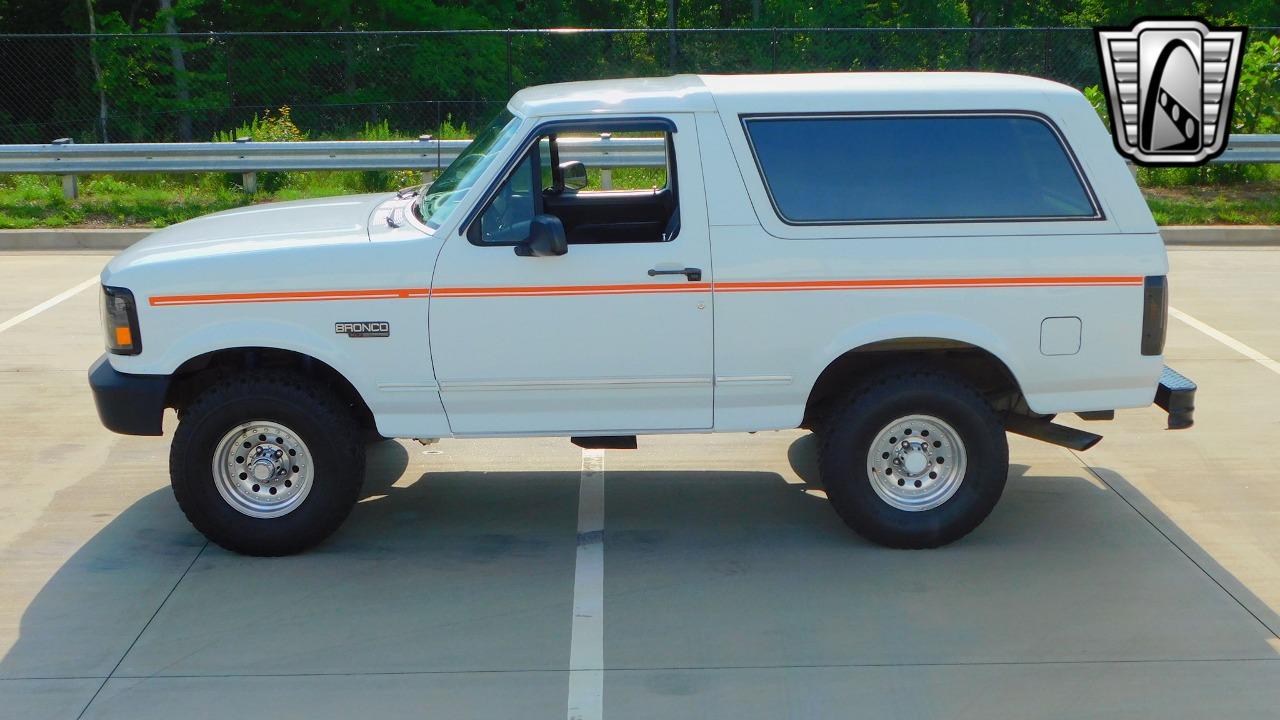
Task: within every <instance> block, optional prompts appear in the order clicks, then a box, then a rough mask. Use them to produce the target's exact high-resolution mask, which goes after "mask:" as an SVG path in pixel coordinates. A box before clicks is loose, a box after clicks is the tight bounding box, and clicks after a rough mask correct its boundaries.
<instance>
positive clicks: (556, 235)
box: [516, 215, 569, 257]
mask: <svg viewBox="0 0 1280 720" xmlns="http://www.w3.org/2000/svg"><path fill="white" fill-rule="evenodd" d="M567 252H569V241H568V240H567V239H566V238H565V234H564V224H563V223H561V222H560V218H558V217H556V216H555V215H535V216H533V219H532V220H530V221H529V239H528V240H525V241H524V242H522V243H520V244H519V245H516V254H517V255H519V256H520V257H556V256H558V255H564V254H565V253H567Z"/></svg>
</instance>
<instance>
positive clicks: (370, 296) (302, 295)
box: [147, 288, 431, 306]
mask: <svg viewBox="0 0 1280 720" xmlns="http://www.w3.org/2000/svg"><path fill="white" fill-rule="evenodd" d="M430 294H431V290H430V289H429V288H398V289H389V290H295V291H293V292H264V293H221V294H213V295H152V296H151V297H150V298H148V299H147V302H149V303H150V304H152V305H155V306H162V305H224V304H228V303H259V302H315V301H319V300H398V299H404V298H425V297H427V296H428V295H430Z"/></svg>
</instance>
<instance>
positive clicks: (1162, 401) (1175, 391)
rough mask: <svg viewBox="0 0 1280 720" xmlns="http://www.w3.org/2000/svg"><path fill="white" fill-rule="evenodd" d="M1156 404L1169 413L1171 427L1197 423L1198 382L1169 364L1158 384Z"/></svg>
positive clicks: (1173, 428)
mask: <svg viewBox="0 0 1280 720" xmlns="http://www.w3.org/2000/svg"><path fill="white" fill-rule="evenodd" d="M1156 405H1159V406H1160V407H1162V408H1164V409H1165V410H1166V411H1167V412H1168V413H1169V429H1170V430H1182V429H1184V428H1189V427H1191V426H1192V425H1193V424H1195V420H1194V419H1193V418H1192V414H1193V413H1194V412H1195V409H1196V384H1195V383H1193V382H1191V380H1189V379H1188V378H1186V377H1183V375H1182V374H1181V373H1179V372H1178V371H1177V370H1174V369H1173V368H1171V367H1169V366H1168V365H1165V366H1164V371H1163V372H1161V373H1160V384H1159V385H1157V386H1156Z"/></svg>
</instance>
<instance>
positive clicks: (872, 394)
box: [819, 370, 1009, 548]
mask: <svg viewBox="0 0 1280 720" xmlns="http://www.w3.org/2000/svg"><path fill="white" fill-rule="evenodd" d="M909 418H914V420H908V419H909ZM913 425H914V426H915V428H914V432H915V436H914V437H913V436H912V435H911V432H912V426H913ZM922 427H923V428H932V429H933V435H932V436H931V437H929V438H927V439H926V441H925V442H921V439H920V437H919V435H920V432H921V428H922ZM926 432H927V430H926ZM822 435H823V437H822V445H821V450H820V455H819V468H820V473H821V476H822V483H823V485H824V487H825V489H826V492H827V497H828V498H830V500H831V504H832V506H833V507H834V508H835V511H836V513H838V514H839V515H840V518H841V519H843V520H844V522H845V523H846V524H847V525H849V527H851V528H853V529H854V530H855V531H856V532H857V533H858V534H860V535H862V536H863V537H865V538H867V539H868V540H871V541H872V542H875V543H879V544H881V545H886V546H888V547H895V548H932V547H938V546H940V545H946V544H947V543H950V542H953V541H955V540H957V539H959V538H961V537H963V536H964V535H966V534H968V533H969V532H970V531H971V530H973V529H974V528H975V527H977V526H978V525H979V524H980V523H981V522H982V521H983V520H984V519H986V517H987V515H988V514H990V512H991V510H992V508H993V507H995V504H996V501H997V500H999V499H1000V495H1001V493H1002V492H1003V491H1004V485H1005V480H1006V479H1007V477H1008V472H1009V445H1008V439H1007V438H1006V437H1005V432H1004V426H1003V424H1002V423H1001V421H1000V418H999V416H998V415H997V414H996V412H995V411H994V410H992V408H991V405H990V404H989V403H988V402H987V401H986V399H985V398H983V397H982V395H981V394H979V393H978V392H977V391H976V390H975V389H974V388H973V387H971V386H969V385H968V384H967V383H965V382H964V381H962V380H960V379H958V378H956V377H953V376H951V375H948V374H945V373H941V372H933V371H927V370H920V371H911V372H900V373H891V374H886V375H883V376H881V377H879V378H877V379H874V380H872V381H870V382H868V383H867V384H866V385H863V386H862V387H861V388H859V389H857V390H855V391H854V392H852V393H850V395H849V396H848V397H847V398H846V400H845V401H844V403H842V404H840V405H838V406H837V407H835V408H834V409H833V411H832V412H831V414H830V415H829V416H828V421H827V422H826V423H825V424H824V427H823V431H822ZM882 435H883V436H882ZM889 441H892V442H889ZM908 442H910V443H914V445H910V447H908ZM873 444H874V445H875V447H873ZM880 445H883V446H884V447H880ZM935 445H936V446H937V447H934V446H935ZM953 445H954V447H952V446H953ZM900 449H902V452H899V450H900ZM913 454H914V455H913ZM903 461H905V464H903ZM893 463H900V464H898V465H895V464H893ZM925 463H927V465H925ZM935 463H936V467H935ZM947 463H953V464H952V465H947ZM921 467H923V468H924V469H923V470H922V469H920V468H921ZM957 467H958V468H962V472H959V473H957V474H956V475H954V476H946V475H945V473H944V472H943V471H944V469H945V470H948V471H949V470H952V469H953V468H957ZM895 469H896V470H898V473H897V474H896V475H895V474H893V471H894V470H895ZM935 471H936V472H935ZM911 472H915V473H917V474H914V475H913V474H911ZM931 475H938V476H940V477H943V480H934V479H931ZM957 477H958V480H956V478H957ZM931 483H933V486H932V491H931V485H930V484H931ZM944 483H945V486H944ZM916 488H919V489H918V490H917V489H916ZM895 503H896V505H895Z"/></svg>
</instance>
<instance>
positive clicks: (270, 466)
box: [169, 372, 364, 555]
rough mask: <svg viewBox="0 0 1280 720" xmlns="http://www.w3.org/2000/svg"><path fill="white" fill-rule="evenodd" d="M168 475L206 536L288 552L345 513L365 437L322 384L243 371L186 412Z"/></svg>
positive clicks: (360, 469)
mask: <svg viewBox="0 0 1280 720" xmlns="http://www.w3.org/2000/svg"><path fill="white" fill-rule="evenodd" d="M169 471H170V480H171V482H172V485H173V492H174V496H175V497H176V498H177V501H178V505H179V506H180V507H181V508H182V511H183V512H184V513H186V516H187V518H188V519H189V520H190V521H191V523H192V525H194V526H195V527H196V529H197V530H199V531H200V532H202V533H204V535H205V536H206V537H208V538H209V539H210V540H212V541H213V542H215V543H217V544H219V545H221V546H222V547H225V548H227V549H228V550H232V551H234V552H238V553H243V554H246V555H289V554H292V553H296V552H299V551H301V550H304V549H306V548H308V547H311V546H312V545H314V544H316V543H318V542H320V541H321V540H323V539H325V538H326V537H328V536H329V535H330V534H332V533H333V531H334V530H336V529H337V528H338V526H339V525H341V524H342V521H343V520H344V519H346V516H347V515H348V514H349V513H350V511H351V508H352V506H353V505H354V504H355V502H356V499H357V498H358V497H359V493H360V485H361V483H362V481H363V478H364V443H363V438H362V436H361V433H360V428H359V425H358V424H357V423H356V422H355V420H354V418H353V417H352V415H351V413H350V411H349V410H348V409H347V408H346V407H345V406H344V405H343V404H342V403H341V402H340V401H339V400H338V399H337V398H336V397H335V396H334V395H332V394H331V393H329V392H328V391H327V390H326V389H325V388H323V387H322V386H319V385H317V384H315V383H313V382H311V381H309V380H307V379H305V378H298V377H294V376H291V375H288V374H285V373H278V372H260V373H249V374H246V375H244V376H237V377H229V378H225V379H223V380H221V381H219V382H218V383H216V384H214V385H212V386H210V387H209V388H207V389H206V390H205V391H204V392H202V393H200V395H199V396H198V397H197V398H196V399H195V401H193V402H192V403H191V405H190V406H188V407H187V408H186V409H185V411H184V412H183V413H182V418H181V421H180V423H179V425H178V430H177V433H176V434H175V435H174V439H173V446H172V448H171V450H170V456H169Z"/></svg>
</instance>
